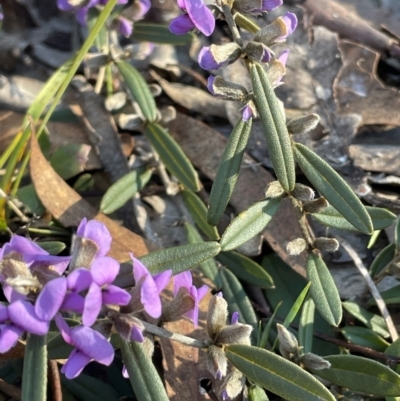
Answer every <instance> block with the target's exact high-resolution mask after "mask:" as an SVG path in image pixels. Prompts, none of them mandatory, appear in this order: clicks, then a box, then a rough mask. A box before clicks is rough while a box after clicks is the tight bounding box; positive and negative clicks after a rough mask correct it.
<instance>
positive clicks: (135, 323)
mask: <svg viewBox="0 0 400 401" xmlns="http://www.w3.org/2000/svg"><path fill="white" fill-rule="evenodd" d="M111 316H112V317H111V318H112V321H113V323H114V328H115V330H116V331H117V333H118V334H119V335H120V336H121V337H122V338H123V339H124V340H125V341H137V342H143V341H144V337H143V330H144V326H143V323H142V322H141V321H140V320H139V319H137V318H135V317H133V316H132V315H128V314H121V313H114V314H113V315H111Z"/></svg>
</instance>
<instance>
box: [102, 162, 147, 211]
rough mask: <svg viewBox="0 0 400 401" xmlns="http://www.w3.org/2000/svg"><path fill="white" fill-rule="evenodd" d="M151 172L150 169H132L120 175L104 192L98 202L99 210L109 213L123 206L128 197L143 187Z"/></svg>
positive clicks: (131, 196)
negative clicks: (99, 202)
mask: <svg viewBox="0 0 400 401" xmlns="http://www.w3.org/2000/svg"><path fill="white" fill-rule="evenodd" d="M151 174H152V171H151V170H150V169H145V170H141V171H140V170H134V171H131V172H129V173H128V174H125V175H124V176H123V177H121V178H120V179H119V180H118V181H116V182H115V183H114V184H112V185H111V186H110V188H108V190H107V192H106V193H105V194H104V196H103V198H102V200H101V204H100V210H101V212H103V213H105V214H109V213H112V212H114V211H116V210H117V209H119V208H121V207H122V206H124V205H125V203H126V202H128V200H129V199H132V198H133V197H134V196H135V194H136V193H137V192H139V191H140V190H142V189H143V188H144V187H145V185H146V184H147V183H148V182H149V180H150V177H151Z"/></svg>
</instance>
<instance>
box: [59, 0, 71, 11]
mask: <svg viewBox="0 0 400 401" xmlns="http://www.w3.org/2000/svg"><path fill="white" fill-rule="evenodd" d="M57 7H58V8H59V9H60V10H61V11H71V10H73V8H74V6H73V5H71V4H70V3H69V1H68V0H57Z"/></svg>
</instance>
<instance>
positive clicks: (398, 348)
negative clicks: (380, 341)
mask: <svg viewBox="0 0 400 401" xmlns="http://www.w3.org/2000/svg"><path fill="white" fill-rule="evenodd" d="M385 354H387V355H392V356H395V357H400V338H398V339H397V340H396V341H394V342H393V343H392V344H390V345H389V347H387V348H386V350H385ZM393 368H394V370H395V371H396V372H397V373H399V372H400V366H399V364H395V365H394V366H393ZM386 401H400V397H386Z"/></svg>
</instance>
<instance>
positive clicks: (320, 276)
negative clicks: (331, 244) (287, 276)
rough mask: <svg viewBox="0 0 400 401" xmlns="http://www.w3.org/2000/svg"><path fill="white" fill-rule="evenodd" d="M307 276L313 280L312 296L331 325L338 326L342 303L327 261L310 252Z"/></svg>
mask: <svg viewBox="0 0 400 401" xmlns="http://www.w3.org/2000/svg"><path fill="white" fill-rule="evenodd" d="M306 270H307V278H308V280H309V281H311V289H310V293H311V297H312V299H313V300H314V303H315V306H316V308H317V310H318V311H319V313H320V314H321V315H322V317H323V318H324V319H325V320H326V321H327V322H328V323H329V324H331V325H333V326H338V325H339V323H340V321H341V320H342V305H341V303H340V297H339V293H338V290H337V288H336V285H335V282H334V281H333V278H332V275H331V273H330V272H329V270H328V268H327V267H326V264H325V262H324V261H323V260H322V259H321V258H320V257H319V256H317V255H315V254H310V255H309V256H308V259H307V263H306Z"/></svg>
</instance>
